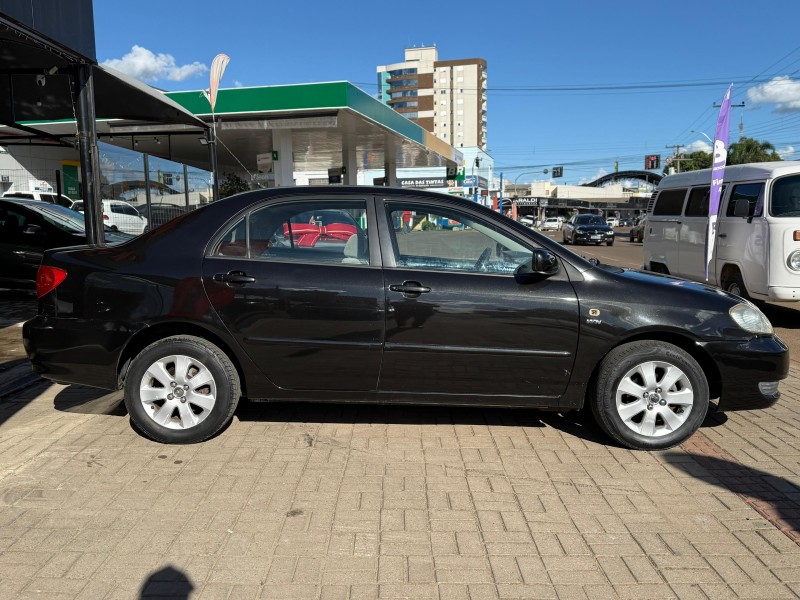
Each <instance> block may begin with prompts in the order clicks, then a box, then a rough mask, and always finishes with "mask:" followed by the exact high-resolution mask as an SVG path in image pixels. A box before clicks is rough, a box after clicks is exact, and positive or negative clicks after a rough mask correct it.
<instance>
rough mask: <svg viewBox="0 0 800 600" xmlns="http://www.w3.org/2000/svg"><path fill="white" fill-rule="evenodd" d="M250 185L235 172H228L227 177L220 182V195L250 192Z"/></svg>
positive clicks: (225, 196)
mask: <svg viewBox="0 0 800 600" xmlns="http://www.w3.org/2000/svg"><path fill="white" fill-rule="evenodd" d="M249 191H250V185H249V184H248V183H247V182H246V181H245V180H244V179H242V178H241V177H239V176H238V175H236V174H235V173H226V174H225V179H223V180H222V182H221V183H220V184H219V197H220V198H227V197H228V196H233V195H234V194H238V193H239V192H249Z"/></svg>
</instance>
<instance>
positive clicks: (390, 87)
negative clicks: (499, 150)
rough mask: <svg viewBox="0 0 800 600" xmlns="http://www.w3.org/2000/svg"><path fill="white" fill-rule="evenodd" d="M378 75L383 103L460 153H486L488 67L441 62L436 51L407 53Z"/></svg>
mask: <svg viewBox="0 0 800 600" xmlns="http://www.w3.org/2000/svg"><path fill="white" fill-rule="evenodd" d="M377 71H378V90H379V92H378V99H379V100H380V101H381V102H383V103H384V104H387V105H389V106H391V107H392V108H394V109H395V110H396V111H397V112H399V113H401V114H402V115H404V116H405V117H407V118H409V119H411V120H412V121H414V122H415V123H417V124H419V125H420V126H421V127H423V128H424V129H427V130H428V131H430V132H432V133H433V134H434V135H435V136H436V137H438V138H440V139H442V140H444V141H445V142H447V143H448V144H450V145H451V146H453V147H455V148H465V147H466V148H468V147H477V148H480V149H481V150H483V151H486V61H485V60H483V59H482V58H465V59H461V60H439V54H438V51H437V49H436V47H435V46H432V47H424V48H406V51H405V61H404V62H401V63H395V64H393V65H384V66H380V67H378V68H377Z"/></svg>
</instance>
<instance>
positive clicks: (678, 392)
mask: <svg viewBox="0 0 800 600" xmlns="http://www.w3.org/2000/svg"><path fill="white" fill-rule="evenodd" d="M590 401H591V408H592V412H593V413H594V416H595V419H596V420H597V423H598V424H599V425H600V427H601V428H602V429H603V431H605V432H606V433H607V434H608V435H609V436H611V437H612V438H614V439H615V440H616V441H617V442H619V443H621V444H623V445H625V446H627V447H629V448H634V449H637V450H663V449H665V448H671V447H672V446H676V445H678V444H680V443H681V442H683V441H685V440H686V439H687V438H689V437H690V436H691V435H692V434H693V433H694V432H695V431H697V429H698V427H700V424H701V423H702V422H703V419H705V416H706V412H707V411H708V405H709V392H708V380H707V379H706V376H705V374H704V373H703V370H702V368H701V367H700V365H699V364H698V363H697V361H696V360H695V359H694V358H693V357H692V356H691V355H690V354H689V353H688V352H685V351H684V350H682V349H681V348H678V347H677V346H674V345H673V344H668V343H665V342H657V341H650V340H642V341H638V342H631V343H628V344H623V345H622V346H618V347H617V348H615V349H614V350H612V351H611V352H609V353H608V355H607V356H606V357H605V358H604V359H603V361H602V363H601V364H600V368H599V373H598V376H597V385H596V387H595V390H594V394H593V397H591V400H590Z"/></svg>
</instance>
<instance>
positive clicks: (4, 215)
mask: <svg viewBox="0 0 800 600" xmlns="http://www.w3.org/2000/svg"><path fill="white" fill-rule="evenodd" d="M131 237H132V236H130V235H127V234H124V233H115V232H112V231H111V230H106V242H108V243H109V244H118V243H121V242H124V241H127V240H129V239H131ZM85 243H86V223H85V222H84V220H83V215H80V214H78V213H76V212H75V211H72V210H69V209H68V208H65V207H63V206H60V205H58V204H51V203H49V202H42V201H38V200H24V199H21V198H2V199H0V287H6V288H15V289H27V288H30V289H31V290H32V289H33V288H34V286H35V285H36V270H37V269H38V268H39V263H40V262H41V261H42V255H43V254H44V251H45V250H46V249H48V248H61V247H64V246H77V245H81V244H85Z"/></svg>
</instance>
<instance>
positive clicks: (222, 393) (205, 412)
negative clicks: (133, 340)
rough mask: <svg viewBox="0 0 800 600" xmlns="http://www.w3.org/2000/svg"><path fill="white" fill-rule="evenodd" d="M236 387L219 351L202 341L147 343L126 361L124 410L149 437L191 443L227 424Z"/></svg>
mask: <svg viewBox="0 0 800 600" xmlns="http://www.w3.org/2000/svg"><path fill="white" fill-rule="evenodd" d="M197 377H200V378H201V379H200V380H199V381H194V383H193V380H195V378H197ZM240 389H241V387H240V382H239V375H238V373H237V371H236V368H235V367H234V366H233V364H232V363H231V361H230V359H229V358H228V356H227V355H226V354H225V353H224V352H223V351H222V350H220V349H219V348H218V347H217V346H215V345H214V344H212V343H211V342H209V341H207V340H204V339H202V338H198V337H193V336H174V337H169V338H165V339H163V340H159V341H157V342H155V343H153V344H150V345H149V346H147V347H146V348H145V349H144V350H142V351H141V352H140V353H139V354H137V355H136V357H135V358H134V359H133V360H132V361H131V366H130V368H129V369H128V373H127V375H126V377H125V385H124V392H125V406H126V408H127V409H128V414H129V415H130V416H131V420H132V421H133V423H134V425H135V426H136V427H137V428H138V429H139V430H140V431H141V432H142V433H144V434H145V435H146V436H148V437H149V438H151V439H153V440H155V441H157V442H162V443H164V444H191V443H196V442H202V441H203V440H206V439H208V438H210V437H211V436H212V435H214V434H215V433H217V432H218V431H219V430H220V429H222V428H223V427H224V426H225V425H226V424H227V423H228V422H229V421H230V419H231V417H232V416H233V412H234V411H235V410H236V405H237V404H238V402H239V396H240Z"/></svg>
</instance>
